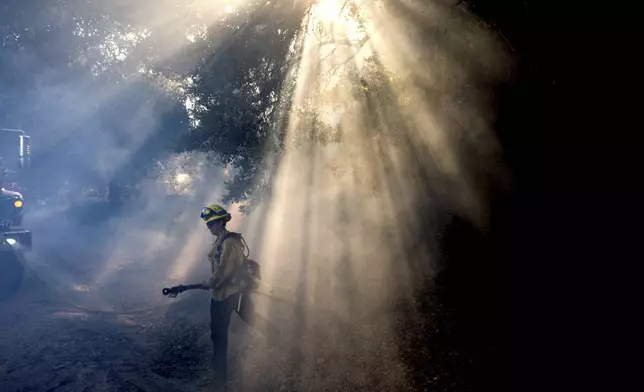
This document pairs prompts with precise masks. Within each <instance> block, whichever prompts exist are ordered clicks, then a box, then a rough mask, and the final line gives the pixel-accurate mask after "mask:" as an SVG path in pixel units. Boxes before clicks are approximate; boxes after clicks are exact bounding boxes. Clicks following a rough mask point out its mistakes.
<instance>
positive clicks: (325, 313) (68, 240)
mask: <svg viewBox="0 0 644 392" xmlns="http://www.w3.org/2000/svg"><path fill="white" fill-rule="evenodd" d="M48 221H50V222H54V223H47V224H45V223H42V222H41V224H40V225H34V227H39V231H36V232H34V235H35V238H38V239H39V240H38V247H37V250H36V251H35V252H34V253H33V254H31V255H30V256H28V257H27V261H28V264H29V267H30V269H31V272H30V273H29V274H28V275H27V276H26V278H25V282H24V285H23V287H22V289H21V290H20V292H18V293H16V295H15V296H13V297H12V298H10V299H9V300H6V301H3V302H0V318H1V320H2V325H3V330H2V333H1V334H0V385H1V388H0V390H1V391H2V392H5V391H6V392H13V391H16V392H17V391H59V392H63V391H69V392H80V391H83V392H91V391H207V390H209V383H208V374H209V369H208V359H209V357H210V355H211V346H210V340H209V326H208V318H209V314H208V306H209V296H208V293H206V292H202V291H198V292H188V293H184V294H182V295H181V296H180V297H179V298H177V299H175V300H171V299H168V298H165V297H163V296H162V295H161V294H160V289H161V288H162V287H164V286H166V285H169V284H172V283H173V282H169V281H164V280H163V279H160V278H159V279H158V280H157V277H156V274H159V275H162V274H160V273H159V271H158V270H162V268H160V265H158V264H149V263H146V262H145V260H136V255H135V256H133V257H134V258H135V260H130V261H131V262H130V263H127V264H126V265H123V266H120V267H119V268H118V269H117V270H116V271H114V272H113V274H112V275H113V276H112V278H110V279H106V280H105V281H104V282H103V283H102V284H101V285H100V286H98V285H97V284H95V282H94V283H93V280H95V277H96V276H97V271H98V269H99V265H100V264H101V263H99V262H98V261H97V260H99V259H100V257H99V256H100V255H99V253H100V251H99V249H101V248H102V247H101V246H90V247H88V246H87V244H88V243H94V244H102V245H105V243H104V242H105V241H102V239H105V238H106V233H105V232H104V230H102V229H97V228H94V229H90V228H85V229H83V230H82V233H83V234H82V235H83V238H82V240H80V241H79V239H78V238H77V237H76V238H75V237H74V236H73V235H65V234H63V231H62V230H61V228H60V227H55V226H56V225H59V224H60V223H59V222H60V221H57V220H50V219H48ZM50 232H55V233H56V235H55V236H51V235H48V233H50ZM76 235H78V232H77V234H76ZM175 283H178V282H175ZM296 298H297V297H296V296H294V295H293V293H292V292H288V291H286V290H277V292H276V293H275V295H274V296H273V297H269V296H265V295H256V296H255V297H254V300H255V303H256V307H257V308H258V309H259V312H260V313H261V314H263V315H264V316H266V318H268V319H269V320H270V322H271V323H273V325H275V326H277V327H278V328H279V329H280V330H281V332H282V334H281V337H279V338H277V339H274V338H267V337H266V336H264V335H263V334H262V333H261V332H262V331H260V330H257V329H253V328H250V327H249V326H247V325H246V324H244V323H243V322H242V321H241V320H240V319H239V318H238V317H237V316H233V320H232V324H231V336H230V343H229V373H230V376H231V379H232V381H231V390H233V391H365V392H367V391H369V392H372V391H407V390H410V391H411V390H414V391H415V390H419V391H423V390H430V389H431V390H443V391H448V390H449V391H457V390H481V389H480V388H477V387H476V385H473V384H471V383H470V382H469V381H468V379H469V378H470V376H469V375H468V374H467V373H468V371H469V370H468V369H470V370H471V369H476V368H480V367H481V363H482V362H481V360H482V359H483V358H484V355H482V354H481V353H474V354H472V353H469V354H468V353H463V352H459V351H458V350H455V349H454V347H453V346H450V345H449V344H443V343H442V341H443V339H442V337H440V336H441V334H442V333H443V332H441V328H442V326H441V325H439V323H437V320H438V318H439V317H438V315H437V312H439V309H438V308H436V307H435V306H432V305H429V303H428V301H427V299H428V298H429V297H428V295H427V293H423V294H421V297H420V298H421V301H420V302H419V301H417V299H412V300H410V301H391V302H390V303H388V304H384V305H383V306H382V307H381V308H377V309H375V308H370V309H361V308H360V306H355V307H353V308H352V309H351V312H349V313H347V312H338V311H336V309H333V308H313V307H310V306H309V305H308V304H302V303H298V302H297V300H296ZM347 298H349V299H350V297H347ZM358 305H359V304H358ZM140 310H143V311H140Z"/></svg>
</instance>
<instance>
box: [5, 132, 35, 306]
mask: <svg viewBox="0 0 644 392" xmlns="http://www.w3.org/2000/svg"><path fill="white" fill-rule="evenodd" d="M30 165H31V140H30V137H29V136H28V135H27V134H26V133H25V132H24V131H22V130H17V129H6V128H0V298H2V297H3V296H5V295H6V294H8V293H11V292H13V291H15V290H17V289H18V288H19V287H20V284H21V283H22V278H23V275H24V264H23V263H22V257H23V255H24V253H25V252H26V251H29V250H31V232H30V231H29V230H26V229H24V228H22V221H23V213H24V208H25V200H24V198H23V192H22V189H21V187H20V178H21V177H22V176H23V175H24V173H25V172H26V171H27V170H28V169H29V167H30Z"/></svg>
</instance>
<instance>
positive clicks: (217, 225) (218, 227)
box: [208, 220, 224, 236]
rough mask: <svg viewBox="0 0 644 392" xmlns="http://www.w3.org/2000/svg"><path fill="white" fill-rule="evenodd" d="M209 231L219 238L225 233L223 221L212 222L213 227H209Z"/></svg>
mask: <svg viewBox="0 0 644 392" xmlns="http://www.w3.org/2000/svg"><path fill="white" fill-rule="evenodd" d="M208 230H210V234H212V235H216V236H218V235H219V234H221V233H222V232H223V231H224V226H223V221H221V220H216V221H214V222H212V224H211V225H208Z"/></svg>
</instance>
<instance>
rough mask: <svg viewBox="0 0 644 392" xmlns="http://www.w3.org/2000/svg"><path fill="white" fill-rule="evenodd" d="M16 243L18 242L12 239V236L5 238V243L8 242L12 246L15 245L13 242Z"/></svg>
mask: <svg viewBox="0 0 644 392" xmlns="http://www.w3.org/2000/svg"><path fill="white" fill-rule="evenodd" d="M17 243H18V241H16V240H15V239H13V238H7V244H9V245H11V246H13V245H15V244H17Z"/></svg>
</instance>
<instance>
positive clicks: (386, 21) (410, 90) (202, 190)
mask: <svg viewBox="0 0 644 392" xmlns="http://www.w3.org/2000/svg"><path fill="white" fill-rule="evenodd" d="M326 3H329V4H328V5H326V6H327V7H333V6H335V7H336V8H335V9H332V10H331V11H333V12H329V10H325V11H324V12H322V11H320V13H321V14H324V15H331V14H334V15H335V14H339V13H341V12H345V13H348V12H349V8H347V9H346V10H345V11H343V10H344V6H343V3H342V2H326ZM361 5H362V6H363V7H364V8H362V9H361V11H360V12H361V13H362V14H363V16H362V19H366V20H367V22H365V21H359V22H357V21H355V19H356V17H355V15H353V14H347V15H345V19H336V20H333V19H329V18H328V17H327V16H325V19H324V20H322V24H326V25H327V26H326V27H327V28H328V29H330V33H329V36H330V40H331V41H332V42H334V44H333V45H332V46H331V47H330V48H329V47H328V46H325V47H323V46H324V45H323V43H322V41H321V40H320V39H319V37H317V36H315V34H313V33H311V34H308V33H309V32H312V30H311V29H312V27H311V26H312V25H316V26H317V23H318V22H320V21H317V22H316V21H315V19H314V18H315V15H316V14H315V12H313V13H312V15H311V19H307V20H305V22H304V26H303V34H302V35H301V37H300V38H301V40H302V43H301V46H302V47H301V48H299V52H300V53H302V54H303V55H302V58H301V59H299V60H298V61H296V62H295V63H296V65H295V66H294V68H293V69H292V71H291V74H290V75H291V78H290V80H289V83H291V84H294V85H295V89H294V90H295V93H294V95H293V96H289V97H283V99H287V100H290V101H292V103H293V108H292V110H291V111H290V112H289V113H286V115H287V118H288V120H289V121H288V127H287V131H286V135H285V144H286V153H285V155H284V156H283V157H282V160H281V162H280V165H279V169H278V171H277V173H276V175H275V177H274V178H273V184H272V197H271V198H270V199H269V200H266V201H264V202H263V203H262V204H261V205H259V207H258V208H257V209H256V210H255V211H254V212H253V213H252V214H251V215H250V216H248V217H246V216H241V215H240V214H238V213H237V209H236V208H235V207H236V206H234V205H233V206H229V209H230V211H231V212H233V214H234V218H233V221H232V222H231V226H230V229H231V230H235V231H241V232H243V233H244V235H245V238H246V240H247V242H248V244H249V245H250V248H251V251H252V258H254V259H256V260H257V261H259V262H260V263H261V265H262V268H263V277H264V279H265V280H266V282H267V283H268V284H269V285H271V286H273V287H275V288H276V292H277V295H278V296H279V297H280V298H281V299H282V301H275V300H270V299H267V298H266V297H265V296H258V297H257V311H258V312H259V313H261V314H263V315H264V316H266V317H267V318H268V319H269V320H271V322H273V323H274V324H276V325H278V326H279V327H280V328H281V329H282V330H283V334H284V341H283V342H281V343H280V344H282V346H280V350H283V349H284V348H285V347H284V346H283V345H284V344H287V345H289V347H288V348H290V349H291V350H290V351H289V356H288V358H283V356H282V357H279V356H277V354H276V352H277V350H272V349H271V347H269V345H268V344H269V343H275V342H270V341H269V342H266V346H264V347H261V349H256V350H253V351H252V352H247V353H246V354H247V356H248V360H247V361H246V362H244V365H243V369H242V371H243V372H244V373H245V374H246V375H248V376H249V377H246V378H245V382H246V383H248V384H249V389H256V388H252V385H257V383H260V382H262V380H257V379H254V378H253V376H255V375H258V374H259V375H267V374H272V375H274V376H276V375H279V376H280V377H281V376H283V377H281V378H282V379H287V378H288V375H294V374H297V375H298V376H297V377H298V381H297V382H298V383H299V384H298V385H299V386H300V387H302V388H301V389H306V388H305V387H307V388H309V389H316V390H324V389H325V388H328V389H333V386H334V385H335V386H337V385H342V384H343V385H362V386H365V385H371V387H370V388H371V389H370V390H403V389H404V388H405V385H407V383H408V379H409V369H408V368H407V367H406V366H405V363H404V361H403V359H402V356H403V354H404V353H403V352H402V350H403V348H402V347H400V345H399V342H398V340H397V339H398V332H399V331H398V330H397V328H398V324H399V323H400V319H399V316H400V309H401V308H403V309H408V312H409V314H407V315H406V317H413V316H414V313H413V312H414V310H413V306H411V305H409V303H410V301H411V300H412V298H413V295H414V293H415V290H416V289H418V288H419V287H421V286H422V285H424V284H426V282H427V281H429V280H431V279H432V278H433V277H435V275H436V273H437V271H438V270H439V268H440V258H441V255H440V254H439V252H438V250H437V249H438V246H437V241H438V239H437V237H438V235H439V232H440V230H441V225H442V224H443V222H442V219H443V215H444V211H457V212H458V213H459V214H462V215H463V216H466V217H467V218H468V219H469V220H471V221H472V222H474V223H475V224H476V225H478V226H480V227H485V225H486V223H487V221H486V219H487V211H486V205H487V202H488V200H489V198H490V197H491V195H490V193H491V191H490V189H495V188H502V187H503V186H504V184H505V178H506V174H505V172H504V168H503V167H502V165H501V164H499V162H500V158H499V157H500V151H499V147H498V145H497V143H496V141H495V140H494V138H493V136H492V134H491V132H490V124H491V123H492V121H493V120H494V119H493V118H492V117H491V115H490V113H491V112H492V111H493V108H492V107H491V105H490V102H489V101H488V92H489V89H490V88H491V86H494V85H495V84H496V83H498V82H499V81H500V80H502V79H503V78H504V77H505V76H506V74H507V72H508V70H509V65H508V63H507V59H506V54H505V53H504V50H503V49H502V45H501V42H500V41H499V40H498V39H497V38H495V37H494V36H493V35H491V33H490V32H489V31H487V30H486V29H485V27H484V26H481V25H480V24H478V23H477V21H476V20H473V19H472V18H471V16H470V15H468V14H467V13H465V12H464V11H462V10H460V9H458V8H450V7H444V6H440V5H435V4H433V3H431V2H430V3H429V4H427V2H423V3H422V4H421V3H418V2H405V1H402V2H396V5H395V7H393V6H391V5H390V4H389V3H385V6H386V7H385V9H384V10H383V9H381V8H379V6H377V5H363V4H361ZM355 37H358V38H355ZM352 40H353V43H352V44H351V45H346V41H352ZM325 45H326V44H325ZM338 69H340V71H338ZM138 78H140V79H135V81H140V80H146V79H145V78H144V77H143V76H139V77H138ZM40 79H41V80H42V82H40V84H38V85H37V87H36V88H35V89H34V90H33V92H32V95H29V102H30V103H29V107H27V106H25V107H24V108H23V111H27V110H28V109H29V108H33V110H34V113H36V115H34V116H33V117H31V118H30V119H29V121H26V122H25V124H24V128H25V129H26V130H27V131H28V132H29V133H30V134H32V136H33V146H34V149H33V150H34V154H35V157H34V170H33V177H32V178H33V184H35V185H34V188H35V190H37V192H35V193H36V194H41V195H43V196H44V197H45V198H52V197H53V194H54V193H56V192H57V191H58V190H59V189H61V184H66V183H70V184H78V185H77V186H76V187H71V190H72V192H74V193H73V195H72V199H73V198H77V197H78V196H80V195H82V194H83V193H82V192H81V189H83V187H87V186H89V185H88V184H96V187H105V186H106V183H107V182H109V181H110V180H111V179H112V178H114V176H116V174H117V173H121V174H122V173H126V174H127V173H134V172H135V171H137V170H139V169H140V168H139V167H137V165H136V164H133V162H135V161H136V158H137V157H139V156H138V155H137V154H139V153H140V152H141V151H143V150H145V149H146V148H145V146H146V143H149V142H150V140H155V139H154V138H155V135H159V132H161V134H162V135H165V134H168V133H165V132H169V134H171V133H172V131H173V130H172V129H171V128H172V127H170V129H168V124H167V123H165V122H164V121H162V119H163V118H164V117H163V116H164V114H166V113H168V112H169V111H171V109H170V108H172V107H173V105H172V103H173V102H174V101H173V100H175V99H176V96H173V95H172V94H168V95H165V96H164V95H161V96H162V98H160V99H158V100H156V101H155V100H150V99H148V98H149V97H150V96H157V95H154V94H152V93H153V92H154V91H158V90H155V88H156V87H155V86H150V85H149V84H148V85H147V87H145V88H141V84H139V83H138V82H137V83H135V82H134V81H132V80H128V81H127V86H128V87H123V88H122V87H121V86H120V85H119V84H110V86H111V87H110V88H106V89H98V90H96V89H93V88H91V86H94V84H93V82H91V83H90V81H89V80H81V81H66V82H60V83H57V82H52V81H50V80H49V79H47V78H45V77H43V78H40ZM135 103H136V104H135ZM306 107H313V108H315V109H317V110H318V112H320V113H322V112H325V111H326V112H330V113H331V115H329V116H328V117H329V118H331V119H332V120H328V119H327V120H328V121H326V122H325V121H318V120H319V119H314V120H313V119H311V118H308V117H306V116H304V115H302V114H301V112H300V111H299V110H300V109H302V108H306ZM338 107H340V109H338ZM177 123H180V121H177V122H176V123H175V124H177ZM321 139H323V140H324V141H327V140H331V141H332V142H331V143H326V142H324V143H320V140H321ZM156 146H157V145H156V144H153V147H152V148H151V150H152V151H153V153H151V154H150V155H149V157H150V159H152V158H154V159H155V160H159V161H163V162H164V165H161V166H157V167H156V168H153V169H150V170H149V171H146V173H147V174H151V178H150V179H145V180H140V181H138V182H137V184H136V185H137V192H138V193H139V197H138V198H137V199H136V200H133V201H129V202H127V203H125V204H124V205H122V206H119V207H118V208H117V207H115V206H113V205H110V204H109V203H107V202H105V201H102V200H88V198H83V197H78V198H79V199H82V200H80V201H79V200H75V201H74V202H73V203H71V202H70V203H68V204H67V205H65V206H64V207H65V208H62V209H55V208H52V207H51V203H49V204H45V207H43V208H42V209H39V210H31V211H30V212H29V215H28V217H27V219H26V220H25V225H28V226H29V227H30V228H31V229H32V230H33V233H34V238H35V239H34V243H35V244H36V245H35V250H34V252H33V255H32V258H31V261H30V263H32V265H33V266H34V269H35V270H36V271H37V273H39V274H40V275H41V276H42V277H43V278H44V279H45V280H47V281H49V282H50V283H51V284H52V285H53V286H55V287H56V288H57V289H58V290H60V291H61V292H64V293H65V295H69V296H73V297H68V298H73V299H74V300H75V301H77V302H82V303H83V305H85V306H93V307H96V308H101V309H113V310H119V309H135V308H137V307H143V306H146V305H153V304H157V303H160V302H159V301H160V300H162V298H161V297H160V289H161V288H162V287H164V286H168V285H172V284H177V283H185V282H190V281H192V280H193V279H199V278H200V277H204V279H205V277H207V276H208V271H207V265H206V263H205V254H206V253H207V251H208V246H209V241H210V240H211V237H210V235H209V233H208V232H207V231H206V230H205V229H204V227H203V224H202V223H201V222H199V220H198V214H199V211H200V209H201V207H202V206H204V205H208V204H211V203H213V202H216V201H217V200H219V198H220V197H221V196H222V195H223V192H224V189H223V181H222V180H223V178H224V176H225V174H224V173H223V170H222V169H218V168H212V167H211V166H210V165H208V164H207V159H206V157H203V156H200V155H192V156H189V157H188V158H186V157H185V156H178V157H177V156H163V155H162V158H163V159H158V156H157V155H155V154H156V153H159V152H160V151H161V149H160V148H159V149H157V148H156ZM185 159H187V161H185ZM179 174H180V175H181V176H180V177H177V175H179ZM141 178H144V177H141ZM192 181H194V182H192ZM187 182H188V183H190V184H191V186H192V188H191V189H190V190H185V192H183V191H181V192H178V194H176V195H169V194H168V189H169V188H173V189H174V190H175V191H176V190H177V187H178V188H180V189H184V188H182V186H183V185H185V184H186V183H187ZM169 183H170V185H169ZM182 184H183V185H182ZM38 188H39V189H38ZM189 188H190V187H189ZM175 193H176V192H175ZM48 206H49V207H48ZM80 218H82V219H80ZM237 343H240V342H239V341H237ZM259 345H260V346H261V345H262V343H260V344H259ZM234 346H235V343H234V341H233V343H231V347H234ZM276 377H277V376H276ZM253 383H255V384H253ZM302 384H305V385H304V386H302Z"/></svg>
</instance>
